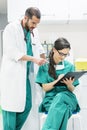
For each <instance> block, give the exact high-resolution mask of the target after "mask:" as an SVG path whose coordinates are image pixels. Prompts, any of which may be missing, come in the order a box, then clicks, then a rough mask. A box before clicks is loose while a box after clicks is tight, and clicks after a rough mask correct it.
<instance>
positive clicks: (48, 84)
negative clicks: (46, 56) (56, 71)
mask: <svg viewBox="0 0 87 130" xmlns="http://www.w3.org/2000/svg"><path fill="white" fill-rule="evenodd" d="M63 76H64V74H61V75H59V76H58V78H57V79H56V80H54V81H53V82H50V83H46V84H42V87H43V89H44V91H50V90H51V89H53V88H54V85H55V84H56V83H57V82H58V81H59V80H60V79H61V78H62V77H63Z"/></svg>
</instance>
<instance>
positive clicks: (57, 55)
mask: <svg viewBox="0 0 87 130" xmlns="http://www.w3.org/2000/svg"><path fill="white" fill-rule="evenodd" d="M69 51H70V49H69V48H64V49H62V50H56V49H55V48H53V52H54V55H53V59H54V62H55V63H56V64H58V63H59V62H61V61H63V60H64V59H65V58H66V57H67V56H68V55H69Z"/></svg>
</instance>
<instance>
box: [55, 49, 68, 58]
mask: <svg viewBox="0 0 87 130" xmlns="http://www.w3.org/2000/svg"><path fill="white" fill-rule="evenodd" d="M57 51H58V53H59V55H60V56H64V57H67V56H69V55H70V54H69V53H68V54H64V53H62V52H60V51H59V50H57Z"/></svg>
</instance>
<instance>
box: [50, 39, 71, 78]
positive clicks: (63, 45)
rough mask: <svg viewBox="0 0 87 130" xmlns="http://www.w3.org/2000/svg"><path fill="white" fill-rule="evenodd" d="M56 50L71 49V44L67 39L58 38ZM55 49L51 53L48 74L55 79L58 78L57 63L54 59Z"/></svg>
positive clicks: (55, 43)
mask: <svg viewBox="0 0 87 130" xmlns="http://www.w3.org/2000/svg"><path fill="white" fill-rule="evenodd" d="M53 47H54V48H55V49H56V50H62V49H64V48H69V49H71V47H70V43H69V42H68V41H67V40H66V39H65V38H58V39H57V40H56V41H55V42H54V46H53ZM53 55H54V52H53V49H52V50H51V51H50V53H49V69H48V73H49V75H50V76H51V77H53V78H54V79H56V78H57V75H56V70H55V62H54V59H53Z"/></svg>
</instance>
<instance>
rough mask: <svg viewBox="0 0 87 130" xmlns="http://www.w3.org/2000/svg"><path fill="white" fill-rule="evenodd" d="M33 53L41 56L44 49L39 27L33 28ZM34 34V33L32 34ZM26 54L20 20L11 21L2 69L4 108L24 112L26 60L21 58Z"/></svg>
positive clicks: (5, 38) (4, 40)
mask: <svg viewBox="0 0 87 130" xmlns="http://www.w3.org/2000/svg"><path fill="white" fill-rule="evenodd" d="M33 32H34V37H33V36H31V37H32V49H33V55H34V56H35V57H39V55H40V54H41V53H44V50H43V48H42V46H41V44H40V41H39V39H38V38H39V37H38V31H37V29H34V30H33ZM31 35H32V34H31ZM25 54H26V43H25V41H24V32H23V29H22V26H21V24H20V21H16V22H14V23H10V24H9V25H7V27H6V28H5V30H4V33H3V58H2V65H1V70H0V94H1V106H2V109H3V110H6V111H14V112H22V111H23V110H24V108H25V102H26V101H25V100H26V61H19V59H20V58H21V57H22V56H23V55H25Z"/></svg>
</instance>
